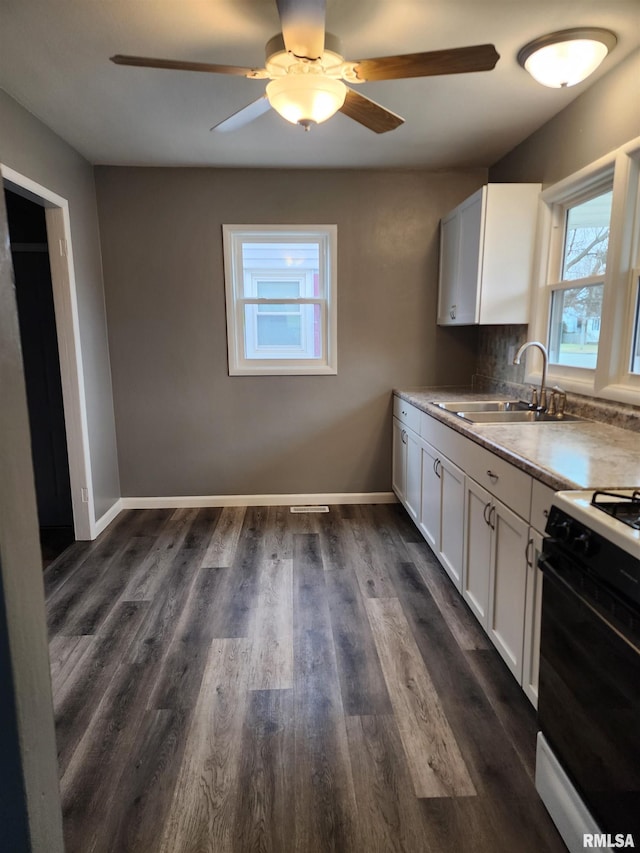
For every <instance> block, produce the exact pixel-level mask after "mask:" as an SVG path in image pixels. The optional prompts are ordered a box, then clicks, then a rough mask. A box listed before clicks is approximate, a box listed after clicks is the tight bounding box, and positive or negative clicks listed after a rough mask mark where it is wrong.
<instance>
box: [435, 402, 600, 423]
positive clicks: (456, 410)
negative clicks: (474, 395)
mask: <svg viewBox="0 0 640 853" xmlns="http://www.w3.org/2000/svg"><path fill="white" fill-rule="evenodd" d="M436 405H437V406H439V407H440V408H441V409H444V410H445V411H447V412H451V413H452V414H454V415H457V416H458V417H459V418H464V419H465V420H467V421H471V422H472V423H474V424H545V423H547V424H548V423H567V422H572V421H574V422H575V421H581V420H584V419H583V418H579V417H578V416H577V415H567V414H563V415H549V414H547V413H546V412H537V411H535V410H534V409H530V408H529V405H528V403H525V402H524V401H523V400H468V401H466V402H465V401H464V400H461V401H459V402H446V403H436Z"/></svg>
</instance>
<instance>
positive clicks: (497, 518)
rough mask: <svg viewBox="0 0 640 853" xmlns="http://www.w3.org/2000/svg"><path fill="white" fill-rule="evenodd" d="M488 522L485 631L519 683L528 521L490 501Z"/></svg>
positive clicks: (520, 676) (497, 502) (520, 679)
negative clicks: (488, 571)
mask: <svg viewBox="0 0 640 853" xmlns="http://www.w3.org/2000/svg"><path fill="white" fill-rule="evenodd" d="M489 519H490V523H491V528H492V530H491V584H490V589H489V623H488V633H489V637H490V638H491V640H492V641H493V644H494V645H495V647H496V648H497V649H498V651H499V652H500V654H501V655H502V657H503V658H504V660H505V662H506V664H507V666H508V667H509V669H510V670H511V671H512V672H513V674H514V675H515V677H516V679H517V680H518V682H519V683H520V684H522V654H523V639H524V610H525V596H526V586H527V562H526V550H527V541H528V531H529V526H528V524H527V523H526V522H525V521H523V520H522V519H521V518H520V517H519V516H517V515H516V514H515V513H513V512H511V510H510V509H507V507H506V506H504V504H501V503H500V502H499V501H496V500H494V502H493V509H492V510H491V513H490V516H489Z"/></svg>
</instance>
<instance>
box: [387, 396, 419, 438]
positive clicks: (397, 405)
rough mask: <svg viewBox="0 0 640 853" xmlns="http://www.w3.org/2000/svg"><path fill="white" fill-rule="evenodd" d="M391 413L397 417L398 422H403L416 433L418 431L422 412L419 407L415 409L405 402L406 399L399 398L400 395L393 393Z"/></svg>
mask: <svg viewBox="0 0 640 853" xmlns="http://www.w3.org/2000/svg"><path fill="white" fill-rule="evenodd" d="M393 414H394V415H395V417H396V418H398V420H399V421H400V423H403V424H404V425H405V426H407V427H409V429H412V430H413V431H414V432H416V433H419V432H420V415H421V414H422V412H421V411H420V409H416V407H415V406H412V405H411V404H410V403H407V401H406V400H401V399H400V397H396V396H395V395H394V398H393Z"/></svg>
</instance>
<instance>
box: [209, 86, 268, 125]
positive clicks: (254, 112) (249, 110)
mask: <svg viewBox="0 0 640 853" xmlns="http://www.w3.org/2000/svg"><path fill="white" fill-rule="evenodd" d="M270 109H271V104H270V103H269V101H268V99H267V96H266V95H263V96H262V97H261V98H258V100H257V101H253V102H252V103H250V104H247V106H246V107H242V109H241V110H238V111H237V112H235V113H233V115H230V116H229V118H226V119H224V121H220V122H218V124H214V126H213V127H212V128H211V130H215V131H216V133H227V132H228V131H230V130H237V129H238V128H239V127H244V125H245V124H249V122H250V121H253V120H254V119H256V118H259V117H260V116H261V115H263V114H264V113H266V112H268V111H269V110H270Z"/></svg>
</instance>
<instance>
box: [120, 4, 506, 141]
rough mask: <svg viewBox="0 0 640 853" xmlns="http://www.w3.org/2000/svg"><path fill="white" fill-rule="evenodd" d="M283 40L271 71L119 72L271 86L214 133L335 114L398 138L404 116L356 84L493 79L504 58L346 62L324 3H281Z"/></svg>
mask: <svg viewBox="0 0 640 853" xmlns="http://www.w3.org/2000/svg"><path fill="white" fill-rule="evenodd" d="M276 5H277V7H278V14H279V16H280V23H281V25H282V33H281V34H280V33H279V34H278V35H276V36H274V37H273V38H272V39H270V40H269V41H268V42H267V45H266V62H265V66H266V67H265V68H246V67H242V66H237V65H213V64H209V63H206V62H182V61H180V60H174V59H153V58H151V57H146V56H123V55H121V54H117V55H116V56H112V57H111V61H112V62H115V63H116V64H117V65H134V66H141V67H144V68H167V69H174V70H178V71H205V72H209V73H213V74H234V75H237V76H241V77H248V78H249V79H252V80H270V82H269V83H268V84H267V88H266V91H265V93H264V95H262V97H260V98H258V100H256V101H253V102H252V103H250V104H248V105H247V106H246V107H243V108H242V109H241V110H239V111H238V112H236V113H234V114H233V115H231V116H229V117H228V118H226V119H224V121H222V122H220V123H219V124H217V125H215V126H214V127H212V128H211V130H216V131H229V130H235V129H236V128H239V127H242V126H243V125H245V124H247V123H248V122H250V121H253V119H255V118H257V117H258V116H260V115H262V114H263V113H265V112H267V110H269V109H270V108H271V107H273V108H274V109H275V110H276V111H277V112H279V113H280V115H281V116H283V118H285V119H287V121H290V122H291V123H292V124H299V125H301V126H302V127H304V129H305V130H309V128H310V127H311V125H313V124H317V123H319V122H322V121H325V120H326V119H328V118H330V117H331V116H332V115H334V114H335V113H336V112H338V111H339V112H341V113H343V115H346V116H348V117H349V118H351V119H354V120H355V121H357V122H359V123H360V124H362V125H364V126H365V127H367V128H369V129H370V130H373V131H374V132H375V133H386V131H388V130H394V129H395V128H396V127H398V126H399V125H401V124H402V123H403V122H404V119H403V118H401V117H400V116H399V115H396V114H395V113H393V112H391V110H388V109H386V108H385V107H383V106H381V105H380V104H377V103H376V102H375V101H372V100H371V99H370V98H367V97H365V96H364V95H362V94H360V92H357V91H356V90H355V89H353V88H351V86H347V85H346V83H345V82H344V81H346V82H347V83H351V84H357V83H365V82H367V81H370V80H401V79H405V78H409V77H430V76H435V75H440V74H464V73H467V72H473V71H490V70H491V69H492V68H494V67H495V64H496V62H497V61H498V59H499V58H500V57H499V55H498V53H497V52H496V49H495V47H494V46H493V45H492V44H480V45H473V46H470V47H456V48H450V49H448V50H435V51H427V52H425V53H407V54H404V55H400V56H382V57H378V58H377V59H360V60H357V61H355V62H351V61H348V60H345V59H344V57H343V56H342V55H341V53H340V50H341V48H340V42H339V41H338V39H337V38H336V37H335V36H332V35H331V34H330V33H327V32H325V7H326V0H276Z"/></svg>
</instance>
